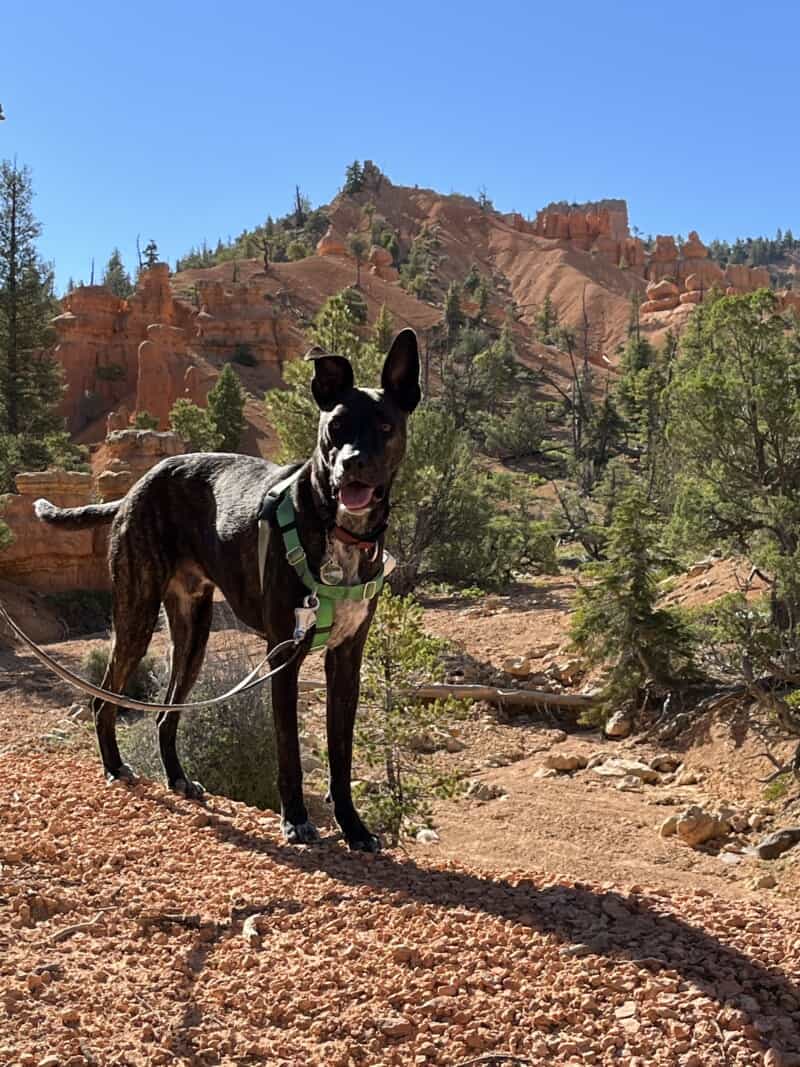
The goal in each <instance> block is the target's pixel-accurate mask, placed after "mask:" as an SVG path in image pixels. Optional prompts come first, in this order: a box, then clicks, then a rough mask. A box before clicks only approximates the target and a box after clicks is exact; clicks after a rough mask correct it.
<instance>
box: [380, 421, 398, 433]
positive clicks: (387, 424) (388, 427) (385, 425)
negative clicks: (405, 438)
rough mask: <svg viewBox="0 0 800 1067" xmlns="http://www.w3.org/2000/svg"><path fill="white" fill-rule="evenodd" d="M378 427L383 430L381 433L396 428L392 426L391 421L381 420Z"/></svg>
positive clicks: (389, 431)
mask: <svg viewBox="0 0 800 1067" xmlns="http://www.w3.org/2000/svg"><path fill="white" fill-rule="evenodd" d="M378 429H379V430H380V431H381V433H391V432H392V430H393V429H394V426H392V424H391V423H390V422H381V423H379V424H378Z"/></svg>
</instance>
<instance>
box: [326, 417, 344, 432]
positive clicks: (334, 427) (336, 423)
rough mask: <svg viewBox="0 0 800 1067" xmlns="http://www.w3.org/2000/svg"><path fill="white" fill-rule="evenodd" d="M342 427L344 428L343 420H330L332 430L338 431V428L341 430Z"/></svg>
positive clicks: (329, 427)
mask: <svg viewBox="0 0 800 1067" xmlns="http://www.w3.org/2000/svg"><path fill="white" fill-rule="evenodd" d="M341 428H342V420H341V419H330V420H329V421H328V429H329V430H331V431H332V432H333V433H336V431H337V430H341Z"/></svg>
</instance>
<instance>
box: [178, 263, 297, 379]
mask: <svg viewBox="0 0 800 1067" xmlns="http://www.w3.org/2000/svg"><path fill="white" fill-rule="evenodd" d="M196 289H197V295H198V299H199V302H200V303H201V305H202V306H203V311H201V312H200V314H198V315H197V317H196V319H195V337H194V338H192V339H191V340H190V341H189V344H190V346H191V349H192V350H196V351H197V352H199V353H200V354H201V355H203V356H206V357H207V358H209V359H212V360H216V361H224V360H228V359H231V357H233V356H234V355H235V354H236V351H237V349H242V348H244V349H246V350H247V352H248V354H249V356H250V357H252V358H253V359H255V360H256V362H257V363H259V364H263V365H266V366H268V367H271V368H274V370H275V375H274V384H276V385H277V384H278V381H279V380H280V372H281V368H282V367H283V364H284V363H285V362H287V361H288V360H290V359H294V358H296V357H298V356H300V355H301V353H302V345H301V344H298V340H297V336H296V333H295V332H293V331H292V330H291V329H290V328H289V322H288V319H287V315H286V313H285V310H284V308H283V307H282V304H281V295H282V294H281V293H280V292H279V293H277V294H273V293H272V292H271V289H270V283H269V281H268V278H267V276H266V275H264V274H263V273H259V274H255V275H253V276H252V277H250V278H249V279H248V280H247V281H246V282H236V283H231V284H228V285H225V284H223V283H222V282H219V281H201V282H198V283H197V285H196Z"/></svg>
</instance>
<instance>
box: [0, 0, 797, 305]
mask: <svg viewBox="0 0 800 1067" xmlns="http://www.w3.org/2000/svg"><path fill="white" fill-rule="evenodd" d="M648 9H652V10H648ZM0 42H2V47H0V55H1V56H2V58H0V103H2V105H3V108H4V110H5V112H6V115H7V121H6V122H4V123H0V158H12V157H14V156H16V158H17V160H18V162H20V163H25V164H28V165H29V166H30V167H31V168H32V170H33V175H34V186H35V190H36V200H35V206H36V211H37V214H38V217H39V218H40V220H41V222H42V225H43V228H44V233H43V237H42V240H41V243H40V247H41V251H42V253H43V254H44V255H45V256H46V257H47V258H49V259H52V260H54V261H55V265H56V271H57V277H58V281H59V284H60V285H61V286H63V285H64V283H65V282H66V280H67V278H68V277H69V276H70V275H71V276H73V277H75V278H76V279H77V278H83V279H84V280H88V276H89V269H90V263H91V259H92V257H93V256H94V257H95V260H96V262H97V271H98V275H99V273H100V269H101V266H102V264H103V263H104V262H105V261H106V259H107V258H108V255H109V253H110V251H111V249H112V247H113V246H114V245H118V246H119V247H120V248H121V249H122V252H123V257H124V258H125V260H126V262H127V263H128V265H129V266H132V265H133V262H134V256H135V254H134V246H135V240H136V235H137V233H139V234H141V237H142V244H143V245H144V244H145V243H146V242H147V240H148V239H149V238H150V237H153V238H155V240H156V241H157V242H158V245H159V248H160V250H161V252H162V255H163V256H165V257H166V258H168V259H169V260H170V261H172V262H173V263H174V259H175V257H176V256H178V255H180V254H182V253H184V252H185V251H187V250H188V249H189V247H190V246H191V245H193V244H199V243H200V242H201V241H202V240H203V238H204V237H205V238H207V239H208V241H209V242H212V243H213V242H215V241H216V239H217V238H218V237H219V236H222V237H223V238H225V237H227V235H229V234H232V235H235V234H236V233H238V232H239V231H240V230H242V229H243V228H244V227H247V226H251V225H254V224H256V223H258V222H260V221H263V219H264V218H265V217H266V215H267V214H268V213H271V214H273V215H278V214H283V213H284V212H285V211H287V210H288V209H289V207H290V205H291V200H292V194H293V190H294V185H295V183H299V184H300V186H301V188H302V189H303V191H304V192H305V193H306V194H307V195H308V196H309V197H310V198H311V199H312V201H313V202H314V203H315V204H316V203H320V202H325V201H327V200H329V199H330V198H331V197H332V196H333V195H334V194H335V193H336V191H337V189H338V187H339V186H340V184H341V182H342V179H343V175H344V169H345V166H346V165H347V163H348V162H350V161H351V160H352V159H354V158H358V159H364V158H372V159H374V160H375V161H376V162H377V163H378V164H379V166H380V167H381V168H382V169H383V170H384V172H385V173H386V174H388V175H389V177H390V178H391V179H392V181H394V182H396V183H400V184H412V185H413V184H419V185H422V186H431V187H433V188H436V189H438V190H440V191H442V192H454V191H455V192H462V193H467V194H471V195H476V194H477V192H478V190H479V189H480V188H481V187H482V186H485V187H486V190H487V192H488V194H489V196H490V197H491V198H492V199H493V201H494V203H495V205H496V206H497V207H498V208H500V209H501V210H506V211H508V210H517V211H521V212H523V213H524V214H533V213H535V212H536V210H537V209H538V208H539V207H541V206H542V205H543V204H545V203H547V202H549V201H550V200H561V199H565V200H587V199H598V198H601V197H607V196H620V197H624V198H626V199H627V201H628V204H629V208H630V214H631V223H632V224H635V225H637V226H638V227H639V228H640V229H641V230H642V231H643V232H645V233H649V232H652V233H655V232H661V233H682V234H686V233H687V232H688V231H689V230H690V229H697V230H699V231H700V234H701V236H702V237H703V238H704V239H705V240H710V239H711V238H713V237H727V238H732V237H735V236H737V235H739V234H742V235H745V234H760V233H767V234H773V233H774V232H775V230H776V228H777V227H779V226H780V227H782V228H786V227H791V228H792V229H793V230H794V232H795V233H800V199H799V198H798V182H797V175H798V172H799V171H800V138H798V114H800V109H799V108H798V102H799V100H798V97H799V96H800V87H799V85H800V83H798V81H797V71H796V57H797V54H798V45H799V44H800V5H798V4H796V2H792V3H790V2H770V0H765V2H762V3H760V4H758V5H753V4H751V3H745V2H743V0H726V2H717V0H707V2H705V3H703V4H702V5H700V4H697V5H688V6H686V5H684V7H681V6H680V5H674V4H673V5H666V6H665V5H663V4H644V3H641V0H638V2H636V3H634V2H627V0H623V2H616V3H610V2H607V3H604V4H603V3H597V2H595V3H592V4H590V3H586V2H583V0H575V2H569V0H566V2H561V3H553V2H550V3H547V4H540V3H537V2H528V3H521V2H519V3H518V2H511V0H495V2H493V3H486V2H484V3H472V2H465V3H460V4H455V3H450V2H449V0H444V2H439V3H436V2H428V3H420V2H418V0H403V2H402V3H388V4H381V5H378V4H375V3H372V4H366V3H339V4H330V3H318V2H316V0H307V2H306V3H304V4H286V3H281V4H276V3H269V2H267V3H264V2H261V3H254V2H251V0H236V2H229V3H226V4H222V3H210V2H208V0H195V2H193V3H191V4H189V3H180V4H179V3H175V2H172V0H161V2H160V3H153V2H151V0H141V2H140V3H138V4H136V5H113V4H107V3H103V4H100V3H96V2H93V0H90V2H81V3H78V4H64V3H63V2H62V0H59V2H58V3H53V2H52V0H43V2H40V3H38V4H35V5H33V4H29V5H22V4H17V5H14V7H13V8H11V6H10V5H6V7H5V9H4V11H3V15H2V21H1V22H0Z"/></svg>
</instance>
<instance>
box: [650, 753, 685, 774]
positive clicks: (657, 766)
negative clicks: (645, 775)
mask: <svg viewBox="0 0 800 1067" xmlns="http://www.w3.org/2000/svg"><path fill="white" fill-rule="evenodd" d="M680 765H681V759H680V756H675V755H673V754H672V753H671V752H659V753H658V755H656V756H653V758H652V759H651V760H650V766H651V767H652V768H653V770H654V771H658V772H659V773H660V774H671V773H672V771H677V769H678V767H680Z"/></svg>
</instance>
